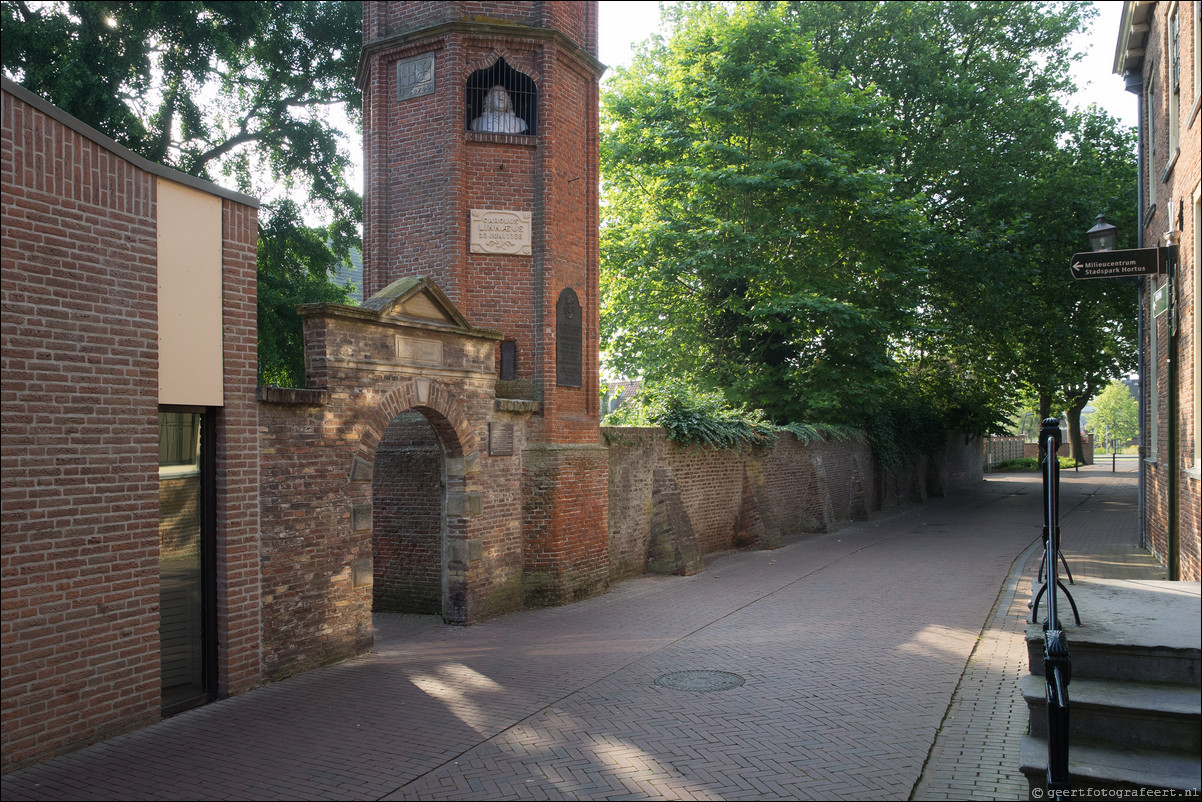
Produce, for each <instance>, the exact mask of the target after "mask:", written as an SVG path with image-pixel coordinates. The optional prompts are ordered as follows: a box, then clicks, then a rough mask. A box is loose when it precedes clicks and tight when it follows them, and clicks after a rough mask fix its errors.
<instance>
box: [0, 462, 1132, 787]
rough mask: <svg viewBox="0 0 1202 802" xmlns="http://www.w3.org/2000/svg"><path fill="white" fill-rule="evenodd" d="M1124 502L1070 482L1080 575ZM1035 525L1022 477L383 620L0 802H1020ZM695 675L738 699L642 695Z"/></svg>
mask: <svg viewBox="0 0 1202 802" xmlns="http://www.w3.org/2000/svg"><path fill="white" fill-rule="evenodd" d="M1106 467H1107V469H1108V467H1109V466H1108V465H1107V466H1106ZM1134 488H1135V486H1134V474H1133V473H1131V474H1129V475H1126V476H1124V475H1116V476H1114V477H1111V475H1110V474H1109V473H1108V472H1106V473H1105V474H1103V473H1102V472H1101V471H1100V469H1099V468H1092V469H1089V470H1083V471H1081V473H1080V474H1078V475H1075V476H1070V475H1068V474H1065V479H1064V482H1063V487H1062V497H1063V499H1064V502H1063V504H1062V506H1063V508H1064V515H1063V518H1062V521H1063V524H1064V526H1063V528H1064V532H1065V553H1066V556H1067V558H1068V559H1069V561H1070V565H1071V566H1072V567H1073V570H1074V572H1075V573H1077V574H1078V575H1080V576H1088V575H1093V574H1092V573H1091V572H1101V571H1103V570H1118V569H1115V568H1113V566H1114V565H1118V566H1120V567H1121V566H1126V565H1128V564H1129V563H1132V560H1135V561H1136V562H1138V555H1136V556H1135V557H1132V556H1131V555H1132V554H1133V553H1134V552H1135V549H1134V548H1133V546H1132V545H1131V543H1132V542H1133V541H1134V539H1135V537H1136V532H1135V529H1134V493H1135V489H1134ZM1077 521H1082V522H1086V523H1088V526H1087V527H1082V529H1083V530H1084V531H1082V532H1081V533H1080V534H1077V533H1076V532H1077V530H1076V529H1075V528H1074V524H1075V523H1076V522H1077ZM1041 525H1042V517H1041V513H1040V506H1039V485H1038V479H1037V478H1036V477H1032V476H1030V475H1023V476H1019V475H1007V476H1001V477H990V479H989V480H988V481H986V482H984V483H983V484H982V486H981V488H980V490H979V491H975V492H972V493H968V494H964V495H962V496H959V497H957V498H952V499H945V500H939V501H935V502H932V503H929V504H926V505H923V506H920V507H915V508H911V509H910V510H907V511H905V512H902V513H898V514H895V515H891V516H888V517H882V518H878V519H875V520H870V521H866V522H858V523H855V524H852V525H850V526H848V527H846V528H844V529H843V530H841V531H839V532H836V533H833V534H829V535H822V536H816V537H806V538H793V539H789V540H787V542H786V545H785V547H784V548H781V549H778V550H776V551H757V552H740V553H733V554H728V555H724V556H721V557H718V558H716V559H714V560H711V561H710V562H709V564H708V565H707V570H705V571H704V572H702V573H700V574H697V575H695V576H691V577H642V578H638V579H633V580H629V581H626V582H622V583H620V584H618V585H616V586H614V588H613V590H611V592H610V593H608V594H606V595H605V596H601V597H598V598H594V599H591V600H588V601H584V602H580V603H578V604H574V605H570V606H566V607H558V608H550V609H542V610H533V611H525V612H520V613H514V614H510V615H506V616H502V617H500V618H496V619H492V620H489V621H485V622H483V623H480V624H477V625H475V626H473V627H469V628H450V627H444V626H442V625H440V624H438V623H437V622H436V621H435V620H434V619H430V618H422V617H417V616H381V617H380V618H379V622H378V627H377V642H376V648H375V650H374V651H373V652H372V653H371V654H369V655H365V656H363V657H361V658H356V659H353V660H348V661H345V662H343V663H340V664H337V665H333V666H329V667H327V668H323V669H319V670H316V671H312V672H310V673H308V674H304V675H301V676H298V677H295V678H292V679H289V680H285V681H281V682H277V683H274V684H271V685H268V686H267V687H265V688H262V689H260V690H257V691H255V692H253V693H249V694H245V695H243V696H239V697H235V698H233V699H228V700H225V701H221V702H218V703H215V704H212V705H208V706H207V707H204V708H200V709H198V710H194V711H191V712H189V713H185V714H182V715H180V716H176V717H174V718H172V719H168V720H166V721H163V722H160V723H159V724H156V725H154V726H151V727H147V728H145V729H143V730H140V731H137V732H134V733H130V734H128V735H125V736H121V737H119V738H114V739H112V740H109V741H106V742H104V743H101V744H97V745H94V746H92V747H88V748H85V749H81V750H79V751H77V752H75V753H73V754H70V755H66V756H64V757H61V758H57V759H54V760H50V761H47V762H45V763H42V764H39V765H37V766H34V767H31V768H28V769H25V770H23V771H20V772H14V773H12V774H9V775H7V776H5V777H4V778H3V798H4V799H13V800H18V799H296V798H301V799H490V800H492V799H907V798H917V799H928V798H929V799H951V798H955V799H970V798H971V799H986V798H988V799H1007V798H1013V799H1021V798H1024V795H1025V783H1023V781H1022V778H1021V776H1020V775H1018V772H1017V766H1018V749H1017V744H1018V739H1019V738H1020V737H1021V734H1022V732H1023V730H1024V728H1025V726H1026V718H1025V715H1026V714H1025V710H1022V709H1021V698H1020V697H1019V691H1018V677H1019V675H1020V674H1021V673H1022V672H1023V671H1025V670H1026V666H1025V652H1023V647H1022V627H1023V623H1022V622H1023V621H1024V620H1025V617H1026V613H1027V607H1026V603H1027V600H1028V599H1029V590H1030V581H1029V578H1030V577H1029V574H1030V573H1033V571H1034V570H1035V568H1036V567H1037V565H1038V554H1039V550H1038V549H1037V548H1035V546H1036V545H1037V544H1038V541H1039V532H1040V527H1041ZM1098 544H1100V546H1101V547H1103V548H1105V549H1111V550H1112V552H1113V553H1109V554H1099V553H1098V551H1097V548H1095V546H1097V545H1098ZM1074 560H1078V562H1074ZM1078 565H1080V566H1081V568H1080V569H1078ZM1087 565H1088V567H1086V566H1087ZM1141 566H1142V569H1143V570H1151V569H1149V568H1148V566H1147V564H1146V561H1145V563H1142V564H1141ZM1124 570H1125V569H1124ZM1024 573H1025V576H1024ZM1097 575H1101V574H1097ZM1109 575H1111V576H1113V575H1115V574H1113V573H1111V574H1109ZM1083 614H1084V613H1083ZM691 670H709V671H724V672H730V673H733V674H737V675H739V676H740V677H742V678H743V679H744V680H745V682H744V684H743V685H741V686H739V687H735V688H732V689H729V690H722V691H684V690H676V689H673V688H668V687H662V686H660V685H656V684H655V680H656V679H657V678H659V677H661V676H663V675H664V674H668V673H671V672H676V671H691Z"/></svg>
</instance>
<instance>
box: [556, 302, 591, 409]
mask: <svg viewBox="0 0 1202 802" xmlns="http://www.w3.org/2000/svg"><path fill="white" fill-rule="evenodd" d="M583 312H584V310H583V309H581V308H580V301H579V300H578V299H577V298H576V291H575V290H573V289H572V288H571V287H568V288H566V289H565V290H564V291H563V292H561V293H560V294H559V300H558V301H556V302H555V383H556V384H558V385H559V386H560V387H580V386H581V375H582V373H583V371H582V362H583V356H582V346H583V341H584V337H583V326H582V325H581V318H582V317H583Z"/></svg>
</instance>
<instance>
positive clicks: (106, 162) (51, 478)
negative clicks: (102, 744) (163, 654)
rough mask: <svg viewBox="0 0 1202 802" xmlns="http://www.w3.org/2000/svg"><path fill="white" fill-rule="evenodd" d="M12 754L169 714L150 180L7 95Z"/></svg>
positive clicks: (7, 693) (22, 756)
mask: <svg viewBox="0 0 1202 802" xmlns="http://www.w3.org/2000/svg"><path fill="white" fill-rule="evenodd" d="M2 103H3V126H4V130H3V141H4V150H3V234H2V237H3V266H4V267H3V270H4V278H3V349H2V350H3V356H2V357H0V364H2V366H3V373H4V384H3V400H4V414H3V432H4V450H3V458H2V460H3V470H4V486H3V513H2V516H3V518H2V520H3V547H2V550H0V567H2V570H3V577H4V582H3V598H4V614H3V621H2V624H0V641H2V644H3V656H2V657H0V687H2V688H3V692H2V693H3V718H4V728H3V738H2V741H0V742H2V743H3V755H4V757H3V761H4V765H5V766H6V767H7V766H12V765H16V764H20V763H23V762H26V761H27V760H29V759H30V758H32V757H35V756H45V755H48V754H54V753H56V752H60V751H63V750H65V749H67V748H70V747H71V746H73V745H75V744H79V743H82V742H87V741H91V740H95V739H98V738H101V737H105V736H107V735H111V734H114V733H116V732H121V731H123V730H128V729H132V728H134V727H139V726H142V725H144V724H147V723H149V722H151V721H154V720H157V718H158V716H159V675H158V667H159V644H158V612H157V611H158V527H157V523H156V522H157V518H158V438H157V432H158V400H157V396H156V380H157V371H158V368H157V365H158V352H157V346H156V343H157V323H156V306H155V295H156V292H157V290H156V267H155V253H156V244H155V194H154V177H153V176H151V175H150V174H148V173H145V172H143V171H141V170H139V169H137V168H135V167H133V166H132V165H130V164H129V163H128V162H126V161H125V160H124V159H121V158H119V157H118V156H116V155H114V154H113V153H111V152H109V151H108V150H106V149H104V148H103V147H100V146H99V145H97V144H96V143H94V142H92V141H90V140H89V139H88V138H86V137H84V136H82V135H81V134H79V133H77V132H75V131H73V130H71V129H69V128H67V127H65V126H63V125H61V124H60V123H58V122H57V121H56V120H54V119H53V118H51V117H49V116H48V115H46V114H44V113H43V112H42V111H40V110H38V109H35V108H34V107H32V106H30V105H28V104H27V103H25V102H23V101H21V100H19V99H18V98H17V97H15V96H14V95H13V94H10V93H9V92H8V91H5V92H4V93H3V95H2Z"/></svg>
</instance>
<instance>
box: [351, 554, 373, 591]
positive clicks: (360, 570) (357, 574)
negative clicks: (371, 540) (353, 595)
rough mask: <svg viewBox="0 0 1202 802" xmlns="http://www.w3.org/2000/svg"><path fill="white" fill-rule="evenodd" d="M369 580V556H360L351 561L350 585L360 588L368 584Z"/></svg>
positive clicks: (370, 579)
mask: <svg viewBox="0 0 1202 802" xmlns="http://www.w3.org/2000/svg"><path fill="white" fill-rule="evenodd" d="M371 582H372V576H371V557H361V558H359V559H358V560H355V561H354V562H352V563H351V587H355V588H361V587H363V586H365V585H370V584H371Z"/></svg>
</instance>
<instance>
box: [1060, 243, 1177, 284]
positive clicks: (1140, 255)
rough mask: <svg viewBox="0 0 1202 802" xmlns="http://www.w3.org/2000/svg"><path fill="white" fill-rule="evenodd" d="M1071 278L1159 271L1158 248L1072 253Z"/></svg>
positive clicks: (1120, 275) (1137, 274) (1070, 263)
mask: <svg viewBox="0 0 1202 802" xmlns="http://www.w3.org/2000/svg"><path fill="white" fill-rule="evenodd" d="M1068 267H1069V270H1071V271H1073V278H1123V277H1126V276H1149V275H1153V274H1156V273H1159V272H1161V270H1160V248H1130V249H1128V250H1125V251H1098V252H1097V253H1094V252H1088V253H1077V254H1073V260H1072V261H1071V262H1069V265H1068Z"/></svg>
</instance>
